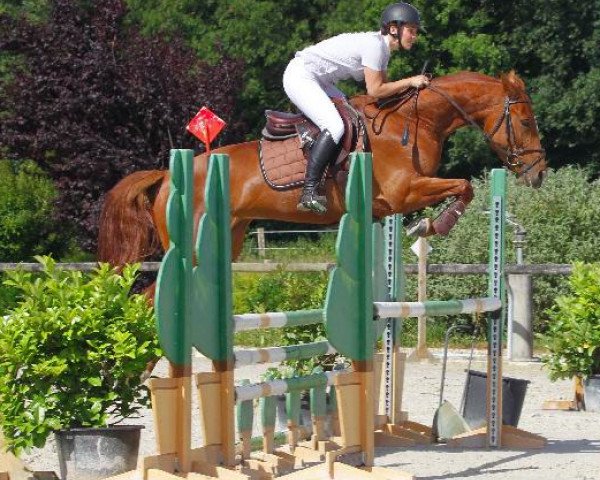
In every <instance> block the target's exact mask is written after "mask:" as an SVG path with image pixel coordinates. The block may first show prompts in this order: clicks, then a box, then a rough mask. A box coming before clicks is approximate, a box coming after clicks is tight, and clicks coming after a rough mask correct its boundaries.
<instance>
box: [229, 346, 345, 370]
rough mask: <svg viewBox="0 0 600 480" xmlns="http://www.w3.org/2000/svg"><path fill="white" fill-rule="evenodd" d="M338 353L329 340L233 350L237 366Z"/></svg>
mask: <svg viewBox="0 0 600 480" xmlns="http://www.w3.org/2000/svg"><path fill="white" fill-rule="evenodd" d="M333 353H336V350H335V348H333V347H332V346H331V345H330V344H329V342H327V341H322V342H313V343H303V344H299V345H288V346H285V347H269V348H248V349H236V350H234V352H233V355H234V357H235V366H236V367H241V366H242V365H258V364H261V363H273V362H283V361H285V360H300V359H303V358H311V357H316V356H319V355H330V354H333Z"/></svg>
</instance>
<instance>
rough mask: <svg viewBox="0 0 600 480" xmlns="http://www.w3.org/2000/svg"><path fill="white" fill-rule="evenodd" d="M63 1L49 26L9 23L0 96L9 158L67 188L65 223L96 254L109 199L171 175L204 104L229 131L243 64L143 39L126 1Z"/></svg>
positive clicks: (237, 134)
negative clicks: (147, 174) (135, 181)
mask: <svg viewBox="0 0 600 480" xmlns="http://www.w3.org/2000/svg"><path fill="white" fill-rule="evenodd" d="M83 5H84V3H83V2H77V1H76V0H54V2H53V8H52V13H51V16H50V18H49V19H48V22H47V23H46V24H44V25H41V26H40V25H32V24H29V23H27V21H25V20H24V19H19V20H13V19H11V18H9V17H7V16H5V17H0V51H2V52H6V53H9V54H12V55H14V58H15V59H17V62H16V65H17V66H16V67H15V68H16V70H15V74H16V75H15V76H14V77H13V79H12V80H11V81H9V82H5V84H4V85H3V86H2V88H0V115H1V116H2V117H3V118H2V121H1V122H0V147H2V154H3V156H6V155H8V156H10V157H12V158H16V159H19V158H31V159H33V160H35V161H36V162H38V163H39V164H40V165H41V166H42V167H43V168H44V169H46V170H47V171H48V172H49V174H50V175H51V177H52V178H53V180H54V182H55V184H56V186H57V187H58V189H59V199H58V205H57V210H56V211H57V217H58V218H57V221H59V222H67V223H68V224H71V225H74V226H75V227H76V230H77V234H78V238H79V240H80V244H81V246H82V247H83V248H85V249H86V250H90V251H93V250H94V249H95V239H96V237H97V219H98V214H99V211H100V208H101V206H102V200H103V196H104V194H105V192H107V191H108V190H109V189H110V188H111V187H112V186H113V185H114V184H115V183H116V182H117V181H119V180H120V179H121V178H123V177H124V176H125V175H127V174H129V173H131V172H133V171H135V170H141V169H156V168H164V167H166V166H168V157H169V149H170V148H172V147H175V148H195V147H199V143H198V142H197V141H195V139H193V138H192V137H191V136H190V135H189V134H188V133H186V131H185V126H186V125H187V123H188V121H189V120H190V119H191V117H192V116H193V115H194V114H195V113H196V112H197V111H198V109H199V108H200V107H201V106H202V105H208V106H209V108H211V109H212V110H214V111H215V112H216V113H217V114H218V115H220V116H221V117H222V118H223V119H224V120H225V121H226V122H227V123H228V125H229V127H228V128H227V130H226V131H225V133H224V134H222V136H221V138H220V141H221V142H223V141H232V140H237V139H239V138H241V135H242V134H243V133H244V131H243V130H244V129H243V127H242V125H240V124H238V123H236V122H235V121H234V119H232V118H231V115H232V112H233V109H234V104H235V98H236V94H237V92H239V90H240V88H241V86H242V73H243V65H241V64H240V62H239V61H233V60H230V59H227V58H225V59H223V60H222V61H220V62H219V63H217V64H216V65H207V64H205V63H203V62H201V61H200V60H199V59H198V58H197V57H196V56H195V55H194V53H193V52H192V51H191V50H190V49H189V48H187V47H186V46H185V45H184V43H183V42H182V41H181V40H180V39H177V38H170V39H168V40H167V39H162V38H144V37H142V36H141V35H140V34H139V33H138V32H137V31H136V30H135V29H134V28H131V27H126V26H125V23H124V22H123V19H124V16H125V13H126V12H125V6H124V2H123V1H122V0H101V1H96V2H90V3H88V7H87V8H86V7H84V6H83Z"/></svg>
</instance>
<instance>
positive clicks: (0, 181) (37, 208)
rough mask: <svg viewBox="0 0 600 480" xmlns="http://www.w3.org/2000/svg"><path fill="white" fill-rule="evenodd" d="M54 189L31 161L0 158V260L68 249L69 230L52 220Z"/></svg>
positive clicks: (57, 253)
mask: <svg viewBox="0 0 600 480" xmlns="http://www.w3.org/2000/svg"><path fill="white" fill-rule="evenodd" d="M56 195H57V193H56V190H55V188H54V186H53V185H52V182H51V181H50V179H49V178H48V177H47V176H46V175H45V174H44V173H43V172H42V171H41V170H40V169H39V168H38V167H37V166H36V165H35V164H34V163H33V162H22V163H20V164H13V163H11V162H10V161H8V160H0V261H2V262H19V261H27V260H31V259H33V257H34V256H35V255H54V256H58V257H60V256H61V255H63V254H64V253H65V252H66V251H67V249H68V248H69V241H68V233H69V229H68V228H65V225H64V224H61V225H58V224H57V222H56V221H55V220H54V215H53V214H54V200H55V198H56Z"/></svg>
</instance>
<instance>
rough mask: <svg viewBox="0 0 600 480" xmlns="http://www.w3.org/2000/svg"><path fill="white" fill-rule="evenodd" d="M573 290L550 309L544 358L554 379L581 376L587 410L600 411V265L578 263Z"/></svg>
mask: <svg viewBox="0 0 600 480" xmlns="http://www.w3.org/2000/svg"><path fill="white" fill-rule="evenodd" d="M569 289H570V292H569V294H567V295H564V296H560V297H558V298H557V299H556V302H555V305H554V307H553V308H551V309H550V310H549V311H548V313H549V316H550V322H549V324H548V331H547V332H546V333H545V334H544V335H541V338H542V340H543V343H544V346H545V347H546V348H547V349H548V354H547V355H545V356H544V357H543V361H544V363H545V365H546V367H547V368H548V370H549V372H550V378H551V379H552V380H557V379H560V378H572V377H578V378H580V379H581V380H582V381H583V385H584V399H585V408H586V410H590V411H600V264H598V263H595V264H584V263H576V264H574V265H573V273H572V274H571V276H570V278H569Z"/></svg>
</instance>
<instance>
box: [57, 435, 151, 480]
mask: <svg viewBox="0 0 600 480" xmlns="http://www.w3.org/2000/svg"><path fill="white" fill-rule="evenodd" d="M142 428H144V427H143V426H141V425H116V426H112V427H106V428H72V429H69V430H60V431H58V432H55V437H56V445H57V449H58V460H59V463H60V477H61V479H62V480H100V479H103V478H107V477H110V476H112V475H118V474H120V473H125V472H127V471H129V470H133V469H135V468H136V467H137V457H138V450H139V444H140V430H141V429H142Z"/></svg>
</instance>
